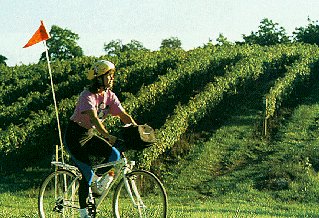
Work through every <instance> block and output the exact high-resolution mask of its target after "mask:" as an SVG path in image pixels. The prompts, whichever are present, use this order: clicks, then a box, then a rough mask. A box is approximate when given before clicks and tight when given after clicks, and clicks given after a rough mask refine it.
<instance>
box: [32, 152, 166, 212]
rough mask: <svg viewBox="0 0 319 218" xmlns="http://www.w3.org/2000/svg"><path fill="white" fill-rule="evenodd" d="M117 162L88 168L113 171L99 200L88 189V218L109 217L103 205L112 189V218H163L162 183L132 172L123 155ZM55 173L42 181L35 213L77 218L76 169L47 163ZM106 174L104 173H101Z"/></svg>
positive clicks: (140, 171)
mask: <svg viewBox="0 0 319 218" xmlns="http://www.w3.org/2000/svg"><path fill="white" fill-rule="evenodd" d="M121 157H122V158H121V159H120V160H118V161H114V162H109V163H106V164H100V165H95V166H93V167H92V169H93V171H94V172H95V171H96V170H97V169H101V168H105V167H110V166H111V167H113V169H114V172H115V176H114V179H113V181H112V183H111V184H110V186H109V187H108V188H107V189H105V190H104V191H103V192H102V193H101V196H99V197H95V196H94V195H93V193H92V190H91V188H90V191H89V197H88V211H89V214H90V216H91V217H92V218H95V217H109V216H110V213H112V212H111V211H110V207H109V206H108V205H106V204H103V203H104V199H105V197H106V196H107V195H108V193H109V191H110V190H111V188H112V187H113V186H114V185H115V184H117V185H116V187H115V190H114V195H113V201H112V209H113V216H114V217H116V218H121V217H122V218H123V217H130V218H133V217H139V218H142V217H144V218H151V217H161V218H162V217H163V218H166V217H167V204H168V201H167V194H166V191H165V188H164V186H163V184H162V182H161V181H160V180H159V179H158V178H157V177H156V176H155V175H154V174H153V173H151V172H149V171H146V170H138V169H137V170H133V167H134V165H135V162H134V161H130V162H129V161H128V160H127V158H126V157H125V154H124V153H123V152H122V153H121ZM51 163H52V164H53V165H54V166H56V167H57V168H58V169H57V170H56V171H54V172H52V173H51V174H50V175H49V176H47V177H46V179H45V180H44V181H43V183H42V185H41V187H40V192H39V197H38V210H39V215H40V217H42V218H46V217H78V209H79V208H80V207H79V202H78V193H77V192H78V188H79V180H80V179H81V178H82V174H81V172H80V171H79V169H78V168H77V167H76V166H74V165H70V164H66V163H62V162H56V161H53V162H51ZM105 174H107V172H106V173H105Z"/></svg>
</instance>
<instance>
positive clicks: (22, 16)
mask: <svg viewBox="0 0 319 218" xmlns="http://www.w3.org/2000/svg"><path fill="white" fill-rule="evenodd" d="M0 5H1V6H0V55H3V56H5V57H6V58H7V59H8V60H7V61H6V63H7V64H8V65H9V66H15V65H21V64H30V63H37V62H38V60H39V58H40V56H41V53H42V52H43V51H44V45H43V43H38V44H36V45H34V46H31V47H28V48H22V47H23V46H24V45H25V44H26V43H27V41H28V40H29V39H30V38H31V36H32V35H33V34H34V32H35V31H36V30H37V29H38V28H39V26H40V20H43V21H44V24H45V26H46V28H47V31H48V32H49V31H50V29H51V27H52V25H57V26H59V27H61V28H63V29H68V30H71V31H72V32H74V33H76V34H78V35H79V37H80V39H79V40H78V45H79V46H80V47H81V48H82V49H83V52H84V55H87V56H97V57H99V56H101V55H105V51H104V50H103V47H104V44H105V43H109V42H110V41H112V40H117V39H120V40H122V42H123V43H124V44H126V43H129V42H130V41H131V40H137V41H139V42H141V43H142V44H143V46H144V47H146V48H148V49H151V50H158V49H159V47H160V45H161V42H162V40H163V39H167V38H170V37H177V38H178V39H180V40H181V42H182V47H183V48H184V49H185V50H189V49H192V48H196V47H199V46H203V45H204V44H206V43H207V42H208V41H209V40H213V43H214V42H215V41H216V39H217V38H218V36H219V34H223V35H224V36H225V37H226V38H227V39H228V40H229V41H232V42H235V41H243V37H242V35H243V34H245V35H249V34H250V33H251V32H252V31H253V32H256V31H258V26H259V25H260V22H261V20H262V19H264V18H268V19H270V20H272V21H273V22H274V23H278V25H279V26H281V27H283V28H285V30H286V32H287V34H288V35H292V32H293V31H294V30H295V28H299V27H306V26H307V25H308V23H309V22H308V20H307V19H308V17H309V18H310V19H311V20H313V21H317V20H319V13H318V8H319V1H318V0H303V1H301V0H0Z"/></svg>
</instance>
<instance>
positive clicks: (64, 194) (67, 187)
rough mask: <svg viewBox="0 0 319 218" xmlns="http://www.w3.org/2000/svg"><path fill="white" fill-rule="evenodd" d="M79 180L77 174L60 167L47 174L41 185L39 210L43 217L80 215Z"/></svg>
mask: <svg viewBox="0 0 319 218" xmlns="http://www.w3.org/2000/svg"><path fill="white" fill-rule="evenodd" d="M78 188H79V181H78V178H77V176H76V175H75V174H74V173H73V172H71V171H69V170H64V169H60V170H57V171H55V172H52V173H51V174H50V175H49V176H47V177H46V178H45V179H44V181H43V182H42V185H41V187H40V191H39V196H38V212H39V215H40V217H41V218H46V217H47V218H48V217H78V216H79V212H78V209H79V208H80V207H79V201H78Z"/></svg>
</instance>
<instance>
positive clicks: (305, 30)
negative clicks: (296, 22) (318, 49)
mask: <svg viewBox="0 0 319 218" xmlns="http://www.w3.org/2000/svg"><path fill="white" fill-rule="evenodd" d="M295 30H296V31H294V32H293V38H294V41H296V42H305V43H310V44H317V45H319V25H318V21H312V20H310V18H308V25H307V26H306V27H299V28H296V29H295Z"/></svg>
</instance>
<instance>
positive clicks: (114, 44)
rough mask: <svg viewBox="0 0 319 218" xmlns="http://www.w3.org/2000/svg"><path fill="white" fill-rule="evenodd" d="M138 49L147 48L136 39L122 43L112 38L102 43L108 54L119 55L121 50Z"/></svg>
mask: <svg viewBox="0 0 319 218" xmlns="http://www.w3.org/2000/svg"><path fill="white" fill-rule="evenodd" d="M139 50H147V49H146V48H145V47H144V46H143V44H142V43H141V42H139V41H137V40H134V39H133V40H131V41H130V42H129V43H127V44H123V42H122V40H120V39H117V40H112V41H111V42H109V43H107V44H106V43H104V51H105V52H106V53H107V54H108V55H114V56H119V55H120V54H121V52H125V51H139Z"/></svg>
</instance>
